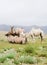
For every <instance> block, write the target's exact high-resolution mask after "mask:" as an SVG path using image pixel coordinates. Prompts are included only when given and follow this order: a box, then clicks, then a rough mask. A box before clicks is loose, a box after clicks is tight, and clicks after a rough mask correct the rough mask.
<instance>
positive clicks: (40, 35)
mask: <svg viewBox="0 0 47 65" xmlns="http://www.w3.org/2000/svg"><path fill="white" fill-rule="evenodd" d="M40 38H41V42H42V41H43V36H42V34H41V33H40Z"/></svg>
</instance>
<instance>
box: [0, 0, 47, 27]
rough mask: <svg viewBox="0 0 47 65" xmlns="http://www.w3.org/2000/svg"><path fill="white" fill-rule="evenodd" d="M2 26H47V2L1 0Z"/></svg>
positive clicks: (43, 0) (0, 19)
mask: <svg viewBox="0 0 47 65" xmlns="http://www.w3.org/2000/svg"><path fill="white" fill-rule="evenodd" d="M0 24H7V25H22V26H31V25H39V26H45V25H47V0H0Z"/></svg>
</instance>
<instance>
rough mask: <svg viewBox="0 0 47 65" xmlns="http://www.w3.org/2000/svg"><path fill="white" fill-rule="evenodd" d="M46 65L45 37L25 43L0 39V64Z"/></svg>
mask: <svg viewBox="0 0 47 65" xmlns="http://www.w3.org/2000/svg"><path fill="white" fill-rule="evenodd" d="M22 64H23V65H24V64H27V65H29V64H32V65H35V64H37V65H47V38H45V39H44V40H43V42H41V41H40V39H36V41H35V42H32V41H30V42H28V43H26V44H24V45H23V44H14V43H13V44H12V43H9V42H8V41H7V38H6V37H5V36H4V37H2V38H1V39H0V65H22Z"/></svg>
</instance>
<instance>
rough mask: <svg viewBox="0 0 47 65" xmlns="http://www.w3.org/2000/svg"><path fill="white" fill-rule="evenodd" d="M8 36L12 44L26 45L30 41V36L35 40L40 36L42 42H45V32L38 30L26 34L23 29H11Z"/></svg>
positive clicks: (33, 29)
mask: <svg viewBox="0 0 47 65" xmlns="http://www.w3.org/2000/svg"><path fill="white" fill-rule="evenodd" d="M5 36H7V39H8V41H9V42H11V43H22V44H25V43H26V42H27V41H28V38H29V36H31V37H32V39H34V37H35V36H37V37H38V36H40V39H41V41H42V40H43V31H42V30H41V29H40V28H38V29H35V28H32V30H31V31H29V32H25V30H24V29H23V28H16V29H15V28H14V26H12V27H11V29H10V31H9V32H8V33H6V34H5Z"/></svg>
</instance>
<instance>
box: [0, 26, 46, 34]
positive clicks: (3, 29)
mask: <svg viewBox="0 0 47 65" xmlns="http://www.w3.org/2000/svg"><path fill="white" fill-rule="evenodd" d="M14 27H15V28H16V27H21V28H24V29H25V31H27V32H28V31H30V30H31V29H32V27H34V28H41V29H42V30H43V31H44V32H45V33H47V26H37V25H33V26H14ZM8 30H10V25H0V31H8Z"/></svg>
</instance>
